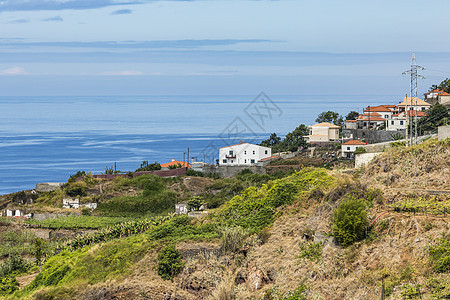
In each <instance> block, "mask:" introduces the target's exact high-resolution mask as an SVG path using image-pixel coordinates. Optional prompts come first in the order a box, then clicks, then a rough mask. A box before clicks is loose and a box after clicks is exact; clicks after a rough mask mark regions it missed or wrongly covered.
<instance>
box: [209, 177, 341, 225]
mask: <svg viewBox="0 0 450 300" xmlns="http://www.w3.org/2000/svg"><path fill="white" fill-rule="evenodd" d="M333 180H334V179H333V178H332V177H331V176H329V175H328V174H327V172H326V171H325V170H324V169H314V168H307V169H304V170H302V171H300V172H297V173H295V174H293V175H291V176H289V177H286V178H283V179H278V180H274V181H271V182H269V183H267V184H263V185H262V187H261V188H259V189H257V188H256V187H253V186H251V187H249V188H247V189H246V190H245V191H243V192H242V193H241V194H240V195H237V196H235V197H233V199H231V200H230V201H229V202H228V203H226V204H225V205H224V206H223V207H222V208H221V210H220V212H219V214H218V215H217V216H216V218H218V219H219V220H221V221H222V222H223V223H225V224H228V225H234V226H241V227H243V228H247V229H248V230H249V231H250V232H251V233H254V232H259V231H260V230H261V229H263V228H264V227H266V226H268V225H270V224H271V223H272V221H273V219H274V216H275V212H276V209H277V208H278V207H280V206H282V205H289V204H292V203H293V202H294V201H295V200H296V199H298V198H299V197H301V195H303V194H304V193H305V192H308V191H311V190H313V189H321V188H325V187H327V186H329V185H330V184H331V183H332V182H333Z"/></svg>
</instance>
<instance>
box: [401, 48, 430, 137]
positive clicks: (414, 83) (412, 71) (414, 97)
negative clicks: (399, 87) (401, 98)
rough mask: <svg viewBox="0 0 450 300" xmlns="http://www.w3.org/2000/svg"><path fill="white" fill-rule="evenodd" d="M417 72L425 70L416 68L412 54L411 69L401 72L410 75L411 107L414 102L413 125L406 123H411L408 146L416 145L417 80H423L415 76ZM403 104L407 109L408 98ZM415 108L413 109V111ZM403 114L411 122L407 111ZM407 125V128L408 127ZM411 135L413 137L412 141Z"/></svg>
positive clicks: (419, 67) (419, 76)
mask: <svg viewBox="0 0 450 300" xmlns="http://www.w3.org/2000/svg"><path fill="white" fill-rule="evenodd" d="M418 70H421V71H423V70H425V68H424V67H421V66H418V65H417V63H416V54H415V53H414V52H413V55H412V60H411V69H409V70H407V71H405V72H403V74H410V75H411V94H410V97H411V105H413V100H414V102H415V104H414V106H415V107H413V108H412V112H414V110H415V113H414V123H415V124H413V123H412V122H408V123H411V131H410V135H411V136H410V143H409V144H410V145H412V144H413V143H414V144H417V78H424V76H422V75H419V74H417V71H418ZM405 104H406V108H407V107H408V97H406V99H405ZM414 108H415V109H414ZM405 114H406V118H407V120H408V121H412V120H411V119H410V118H411V116H408V110H407V109H406V110H405ZM408 125H409V124H408ZM408 125H407V126H408ZM413 129H414V133H413ZM413 135H414V139H413ZM406 141H408V137H406Z"/></svg>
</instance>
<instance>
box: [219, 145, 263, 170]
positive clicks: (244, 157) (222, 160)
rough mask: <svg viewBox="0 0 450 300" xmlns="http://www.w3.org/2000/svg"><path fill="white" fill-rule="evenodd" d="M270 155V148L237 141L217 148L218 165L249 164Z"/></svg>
mask: <svg viewBox="0 0 450 300" xmlns="http://www.w3.org/2000/svg"><path fill="white" fill-rule="evenodd" d="M271 156H272V149H271V148H269V147H263V146H258V145H254V144H249V143H239V144H236V145H231V146H226V147H222V148H220V149H219V165H220V166H251V165H254V164H256V163H257V162H258V161H260V160H262V159H264V158H269V157H271Z"/></svg>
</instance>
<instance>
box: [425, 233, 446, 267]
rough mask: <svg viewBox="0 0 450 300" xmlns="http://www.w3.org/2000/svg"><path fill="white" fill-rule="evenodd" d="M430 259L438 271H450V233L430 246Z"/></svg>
mask: <svg viewBox="0 0 450 300" xmlns="http://www.w3.org/2000/svg"><path fill="white" fill-rule="evenodd" d="M429 252H430V261H431V263H432V264H433V269H434V271H435V272H437V273H450V235H447V236H444V237H442V238H441V239H440V240H439V241H438V242H437V243H436V244H435V245H432V246H430V249H429Z"/></svg>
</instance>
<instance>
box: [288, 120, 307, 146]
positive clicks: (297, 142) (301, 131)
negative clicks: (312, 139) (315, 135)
mask: <svg viewBox="0 0 450 300" xmlns="http://www.w3.org/2000/svg"><path fill="white" fill-rule="evenodd" d="M308 133H309V130H308V127H306V125H305V124H300V125H299V126H298V127H297V128H295V129H294V130H293V131H292V132H289V133H288V134H286V137H285V138H284V140H283V143H284V147H285V149H286V150H288V151H297V150H298V148H300V147H306V146H307V143H306V141H305V139H304V138H303V137H304V136H305V135H308Z"/></svg>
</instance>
